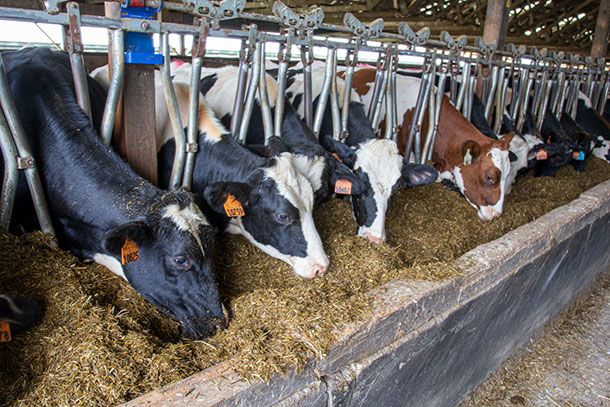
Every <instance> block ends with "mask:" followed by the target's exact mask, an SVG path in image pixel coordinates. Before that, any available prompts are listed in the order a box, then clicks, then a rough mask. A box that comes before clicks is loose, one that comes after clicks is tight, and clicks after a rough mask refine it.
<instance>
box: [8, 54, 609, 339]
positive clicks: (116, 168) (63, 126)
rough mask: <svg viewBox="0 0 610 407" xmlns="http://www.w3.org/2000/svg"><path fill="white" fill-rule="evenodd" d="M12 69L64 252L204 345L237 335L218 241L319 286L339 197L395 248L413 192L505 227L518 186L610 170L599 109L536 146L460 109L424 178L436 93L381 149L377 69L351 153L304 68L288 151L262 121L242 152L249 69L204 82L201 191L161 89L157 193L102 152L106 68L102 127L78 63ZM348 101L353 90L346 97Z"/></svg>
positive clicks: (22, 208) (356, 120)
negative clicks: (563, 169) (420, 122)
mask: <svg viewBox="0 0 610 407" xmlns="http://www.w3.org/2000/svg"><path fill="white" fill-rule="evenodd" d="M2 58H3V60H4V63H5V69H6V72H7V76H8V80H9V85H10V89H11V92H12V95H13V97H14V99H15V102H16V106H17V109H18V113H19V116H20V118H21V120H22V122H23V125H24V128H25V131H26V134H27V137H28V141H29V143H30V146H31V149H32V151H33V154H34V157H35V160H36V163H37V167H38V168H39V170H40V173H41V177H42V180H43V183H44V188H45V193H46V197H47V199H48V202H49V209H50V212H51V217H52V219H53V223H54V226H55V229H56V232H57V235H58V239H59V242H60V244H61V245H62V246H63V247H65V248H67V249H69V250H70V251H72V253H74V254H75V255H77V256H78V257H80V258H82V259H91V260H94V261H95V262H97V263H100V264H102V265H104V266H106V267H108V268H109V269H110V270H111V271H113V272H114V273H115V274H118V275H119V276H122V277H123V278H125V279H126V280H127V281H128V282H129V284H131V285H132V286H133V288H134V289H135V290H136V291H138V292H139V293H140V294H141V295H142V296H144V297H145V298H146V299H147V300H148V301H149V302H151V303H152V304H154V305H155V306H156V307H158V308H159V309H160V310H161V311H162V312H164V313H166V314H167V315H169V316H171V317H172V318H174V319H176V320H178V321H179V322H180V323H181V326H182V328H183V332H184V334H185V335H186V336H189V337H194V338H197V337H203V336H207V335H210V334H213V333H214V332H216V331H217V330H218V329H222V328H224V327H226V326H227V324H228V322H229V318H228V314H227V311H226V309H225V307H224V306H223V305H222V303H221V300H220V296H219V293H218V289H217V286H216V283H215V280H214V273H213V271H212V264H211V254H212V250H213V245H214V239H215V232H216V231H217V230H220V231H226V232H229V233H233V234H241V235H243V236H244V237H246V238H247V239H248V240H249V241H250V242H251V243H252V244H253V245H255V246H256V247H258V248H260V249H261V250H263V251H264V252H265V253H267V254H269V255H270V256H273V257H276V258H278V259H281V260H283V261H285V262H286V263H288V264H290V265H291V266H292V268H293V269H294V271H295V273H296V274H298V275H299V276H301V277H304V278H314V277H319V276H322V275H323V274H324V273H325V272H326V271H327V270H328V267H329V260H328V257H327V256H326V253H325V252H324V247H323V245H322V241H321V239H320V236H319V234H318V231H317V230H316V225H315V223H314V220H313V217H312V211H313V209H314V207H315V206H316V205H317V204H319V203H320V202H323V201H325V200H328V199H329V198H330V197H331V196H333V195H335V196H336V194H335V188H336V186H337V185H338V184H341V185H343V186H345V185H347V186H348V189H347V191H346V190H342V191H341V192H344V193H345V192H347V193H345V194H343V195H339V197H342V198H345V199H349V201H350V203H351V207H352V211H353V215H354V218H355V220H356V222H357V225H358V230H357V233H358V235H359V236H361V237H363V238H366V239H368V240H369V241H370V242H371V243H383V242H384V241H385V216H386V211H387V208H388V202H389V200H390V198H391V196H392V194H393V193H394V192H396V191H397V190H398V189H400V188H404V187H415V186H422V185H427V184H430V183H433V182H437V181H441V180H442V181H443V182H444V183H446V184H448V185H451V186H452V187H453V188H455V189H457V190H459V192H460V193H461V194H462V195H463V196H464V197H465V198H466V199H467V201H468V202H469V203H470V204H471V205H472V206H473V207H474V208H475V209H476V210H477V213H478V215H479V217H480V218H481V219H482V220H487V221H489V220H492V219H494V218H496V217H497V216H500V214H501V213H502V207H503V203H504V198H505V196H506V194H507V193H509V191H510V188H511V185H512V183H513V182H514V180H515V179H516V178H517V177H518V176H519V175H520V174H522V173H523V172H525V171H526V170H528V169H533V170H534V171H535V174H536V175H552V174H553V173H554V172H555V171H556V169H557V168H558V167H560V166H562V165H566V164H568V163H571V164H572V165H574V167H575V168H576V169H579V170H582V169H583V167H584V162H585V161H584V160H585V159H586V158H587V157H588V156H590V155H591V154H594V155H596V156H598V157H601V158H603V159H606V160H610V153H609V152H608V146H609V143H610V126H609V125H608V122H607V120H608V117H607V116H606V117H605V118H603V117H600V116H599V115H597V113H596V112H595V111H594V110H593V109H591V107H590V104H589V103H588V101H587V99H586V97H584V96H581V98H580V100H579V101H578V114H577V116H576V121H575V122H574V121H572V120H571V119H570V117H569V116H567V115H564V116H563V117H561V120H557V119H556V118H555V117H554V116H553V115H552V114H550V113H549V114H547V115H546V116H545V120H544V124H543V127H542V130H541V131H540V132H539V133H537V132H535V131H534V126H533V118H532V117H531V115H530V117H529V118H528V120H527V123H526V125H525V128H524V129H523V133H521V132H519V131H517V129H516V128H515V126H514V125H513V124H512V123H511V121H510V120H509V119H508V118H507V117H506V116H505V117H504V123H503V126H502V131H501V135H498V134H495V133H494V132H493V131H492V130H491V129H490V127H489V125H488V124H487V122H486V120H485V119H484V113H483V106H482V104H480V102H478V103H475V104H474V107H473V112H472V122H470V121H468V120H467V119H466V118H465V117H464V116H463V115H462V114H461V113H460V112H459V111H458V110H457V109H455V107H453V105H452V104H451V102H450V101H449V99H448V98H447V97H445V98H444V100H443V104H442V110H441V114H440V121H439V125H438V133H437V136H436V141H435V145H434V149H433V152H432V161H433V163H434V167H432V166H429V165H423V164H412V163H410V162H409V160H406V159H404V158H403V156H404V149H405V145H406V139H407V136H408V133H409V127H410V124H411V120H412V117H413V110H414V107H415V104H416V102H417V94H418V89H419V85H420V79H418V78H417V77H414V76H413V75H411V74H408V73H400V75H399V76H398V82H397V87H398V89H399V92H398V94H399V95H400V97H399V98H398V101H397V103H398V112H399V117H402V122H401V121H400V120H399V129H398V136H397V142H394V141H392V140H388V139H384V138H379V137H378V135H379V134H384V131H383V127H384V125H385V123H384V122H383V121H381V123H380V124H379V128H377V129H373V128H371V122H370V120H369V119H368V118H367V115H366V113H365V109H366V108H367V107H368V106H367V104H368V103H370V100H371V94H372V88H373V82H374V78H375V70H374V69H370V68H366V67H363V68H361V69H359V70H357V71H356V72H355V75H354V79H353V89H354V90H355V92H352V99H351V101H350V105H349V110H348V112H349V116H348V135H347V137H346V138H345V140H343V141H338V140H335V139H334V138H333V137H332V134H333V132H332V129H333V128H332V118H331V111H330V106H327V110H326V112H325V114H324V118H323V121H322V127H321V130H320V137H319V138H317V137H316V136H314V134H313V133H312V131H311V130H310V129H309V128H308V127H307V126H306V125H305V124H304V122H303V121H302V116H303V114H304V112H303V105H302V103H301V101H302V100H303V95H302V93H303V87H302V83H303V75H302V71H300V70H299V69H298V67H297V68H294V69H292V70H291V71H290V73H289V79H288V83H287V88H286V89H287V91H286V94H285V97H286V100H287V102H286V105H285V110H284V117H283V122H282V128H281V133H282V136H281V138H272V139H271V140H270V142H269V143H268V144H267V145H264V132H263V116H262V114H261V110H260V108H259V106H258V105H255V107H254V109H253V113H252V118H251V120H250V123H249V128H248V132H247V139H246V143H245V145H242V144H240V143H238V142H237V141H236V140H235V139H234V138H233V137H231V135H230V134H229V132H228V131H227V130H226V128H227V127H228V126H229V124H230V122H231V113H232V111H233V98H234V95H235V93H236V92H235V91H236V86H237V80H236V78H237V75H238V73H237V68H236V67H232V66H227V67H224V68H217V69H207V68H204V69H203V70H202V73H201V80H200V89H199V90H200V92H201V94H202V95H203V96H204V97H201V98H200V99H199V109H198V129H197V130H198V140H197V143H198V149H197V153H196V159H195V165H194V171H193V181H192V188H191V191H187V190H185V189H174V190H169V191H168V190H167V187H168V185H169V184H170V173H171V168H172V164H173V159H174V151H175V145H174V139H173V130H172V127H171V125H170V123H169V122H170V120H169V114H168V111H167V104H166V102H165V99H164V92H163V91H162V90H161V78H160V75H157V76H156V85H157V89H156V99H157V100H156V101H155V105H156V117H157V123H156V128H157V134H156V137H157V138H156V140H157V149H158V163H159V165H158V169H159V187H156V186H154V185H152V184H150V183H149V182H147V181H146V180H144V179H142V178H141V177H140V176H139V175H137V174H136V173H135V172H134V171H133V170H132V169H131V168H130V167H129V166H128V165H127V163H126V162H125V161H123V159H122V158H120V157H119V156H118V155H117V154H116V153H115V152H114V151H113V150H112V149H111V148H110V147H106V146H105V145H104V143H103V142H102V140H101V139H100V137H99V136H98V131H99V129H100V124H101V118H102V115H103V110H104V105H105V98H106V95H105V89H107V87H108V82H109V78H108V70H107V68H106V67H103V68H100V69H98V70H96V71H95V72H94V73H93V74H92V75H93V78H95V80H94V79H93V78H92V77H89V78H88V85H89V92H90V99H91V105H92V120H90V119H89V118H88V116H87V115H86V114H85V113H84V112H83V111H82V110H81V108H80V107H79V106H78V104H77V101H76V97H75V95H74V85H73V79H72V73H71V68H70V61H69V58H68V55H67V54H64V53H59V52H55V51H51V50H48V49H42V48H25V49H22V50H19V51H9V52H4V53H3V54H2ZM323 69H324V66H323V64H322V63H314V65H313V75H312V77H313V78H314V80H313V99H314V105H315V103H316V101H317V99H316V98H317V96H318V95H319V94H320V92H321V88H322V83H321V82H322V81H321V79H322V78H323V77H324V74H323V71H322V70H323ZM172 71H173V72H172V77H173V85H174V89H175V93H176V97H177V101H178V105H179V109H180V112H181V116H182V117H187V115H188V107H189V106H188V105H189V91H190V73H191V69H190V66H189V64H183V63H178V62H176V63H173V64H172ZM266 81H267V88H268V92H269V94H270V100H271V101H275V100H276V96H277V89H278V86H277V82H276V81H275V79H274V78H273V76H272V75H270V74H267V77H266ZM343 85H344V81H343V80H342V79H341V77H340V75H339V77H338V78H337V86H338V88H339V92H340V93H341V92H342V87H343ZM272 108H273V105H272ZM606 111H607V112H609V111H610V108H608V109H606ZM382 117H383V112H382ZM424 123H427V120H424ZM423 132H424V134H425V132H426V129H423ZM541 152H542V153H541ZM17 199H18V201H17V203H16V205H15V208H16V210H15V214H14V219H13V224H14V225H15V224H23V225H27V224H31V219H32V218H33V217H34V211H33V208H32V206H31V203H28V201H29V196H28V194H27V187H25V183H24V184H23V186H22V187H21V188H20V189H19V194H18V197H17ZM13 314H14V313H13ZM2 317H3V316H2V315H0V319H1V318H2Z"/></svg>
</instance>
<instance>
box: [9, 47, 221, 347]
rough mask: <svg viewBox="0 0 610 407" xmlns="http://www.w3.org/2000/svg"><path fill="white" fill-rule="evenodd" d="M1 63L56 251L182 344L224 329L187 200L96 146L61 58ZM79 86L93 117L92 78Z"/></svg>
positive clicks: (206, 242)
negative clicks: (115, 282) (84, 88)
mask: <svg viewBox="0 0 610 407" xmlns="http://www.w3.org/2000/svg"><path fill="white" fill-rule="evenodd" d="M2 56H3V59H4V63H5V68H6V71H7V75H8V80H9V84H10V89H11V92H12V94H13V97H14V99H15V103H16V105H17V109H18V113H19V116H20V118H21V121H22V123H23V126H24V128H25V132H26V134H27V137H28V141H29V143H30V147H31V149H32V153H33V156H34V158H35V160H36V163H37V167H38V168H39V169H40V173H41V177H42V181H43V184H44V190H45V193H46V197H47V200H48V204H49V209H50V213H51V216H52V219H53V223H54V226H55V230H56V232H57V234H58V239H59V242H60V244H61V245H62V246H64V247H66V248H68V249H70V250H71V251H72V252H73V253H74V254H75V255H77V256H78V257H80V258H83V259H93V260H94V261H96V262H97V263H100V264H102V265H105V266H106V267H108V268H109V269H110V270H112V271H113V272H114V273H116V274H118V275H120V276H122V277H124V278H125V279H126V280H127V281H128V282H129V283H130V284H131V285H132V287H133V288H134V289H135V290H136V291H138V292H139V293H140V294H141V295H142V296H144V298H146V299H147V300H148V301H149V302H151V303H152V304H153V305H155V306H156V307H157V308H159V309H160V310H161V311H162V312H164V313H166V314H167V315H169V316H171V317H173V318H175V319H176V320H178V321H180V323H181V324H182V328H183V331H184V333H185V334H186V335H187V336H190V337H194V338H197V337H202V336H205V335H209V334H212V333H214V332H215V331H216V330H217V329H219V328H223V327H225V326H226V324H227V316H226V311H225V310H224V307H223V306H222V303H221V301H220V298H219V294H218V289H217V286H216V282H215V280H214V276H213V273H212V267H211V260H210V259H211V254H212V247H213V242H214V235H213V228H212V227H211V226H210V225H209V224H208V222H207V220H206V218H205V217H204V216H203V214H202V213H201V211H200V210H199V208H198V206H197V205H196V204H195V202H194V200H193V196H192V195H191V194H190V193H188V192H186V191H182V190H177V191H171V192H166V191H162V190H160V189H158V188H156V187H154V186H153V185H151V184H150V183H148V182H146V181H145V180H144V179H142V178H141V177H140V176H138V175H137V174H136V173H135V172H134V171H133V170H132V169H131V168H130V167H129V166H128V165H127V163H125V162H124V161H123V160H122V159H121V158H120V157H119V156H118V155H117V154H116V153H114V152H113V151H112V150H111V149H110V148H108V147H106V146H105V145H104V144H103V143H102V141H101V140H100V138H99V136H98V134H97V132H96V131H95V129H94V126H93V125H92V124H91V122H90V121H89V119H88V117H87V116H86V115H85V113H84V112H83V111H82V110H81V109H80V107H79V106H78V104H77V102H76V98H75V95H74V87H73V79H72V73H71V70H70V64H69V59H68V55H67V54H64V53H57V52H53V51H50V50H48V49H42V48H27V49H23V50H20V51H14V52H4V53H3V54H2ZM89 88H90V89H91V94H92V107H93V109H94V117H101V113H100V112H99V109H97V107H99V106H101V107H102V108H103V104H104V96H103V91H102V90H101V89H100V88H99V86H98V84H97V83H95V81H93V80H89ZM100 93H101V94H102V97H101V99H102V100H101V103H100V101H99V100H98V99H97V96H96V95H99V94H100Z"/></svg>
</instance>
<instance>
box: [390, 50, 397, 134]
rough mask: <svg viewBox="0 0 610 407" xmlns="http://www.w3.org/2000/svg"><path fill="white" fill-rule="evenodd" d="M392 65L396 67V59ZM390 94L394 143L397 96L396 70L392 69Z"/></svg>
mask: <svg viewBox="0 0 610 407" xmlns="http://www.w3.org/2000/svg"><path fill="white" fill-rule="evenodd" d="M394 63H395V64H396V65H398V58H396V60H395V61H394ZM390 92H392V100H393V103H392V107H393V111H394V112H393V114H392V118H393V119H394V120H393V123H392V141H394V142H396V141H397V140H396V139H397V137H398V94H397V92H396V69H392V71H391V73H390Z"/></svg>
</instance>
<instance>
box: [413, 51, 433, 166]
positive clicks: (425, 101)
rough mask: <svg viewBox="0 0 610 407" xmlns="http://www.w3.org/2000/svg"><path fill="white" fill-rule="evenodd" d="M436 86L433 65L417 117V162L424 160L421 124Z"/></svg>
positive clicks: (415, 149) (415, 147)
mask: <svg viewBox="0 0 610 407" xmlns="http://www.w3.org/2000/svg"><path fill="white" fill-rule="evenodd" d="M432 63H433V64H434V60H433V61H432ZM433 88H434V65H433V67H432V72H429V73H428V75H427V80H426V89H425V90H424V97H423V100H422V105H421V109H420V111H419V116H418V117H417V125H416V126H417V127H416V130H417V131H416V133H415V140H414V142H415V146H414V149H413V150H414V151H415V162H416V163H421V162H422V157H423V154H422V145H421V128H422V127H421V126H422V125H423V123H424V116H425V114H424V109H425V108H426V106H427V105H428V100H429V99H430V98H431V97H432V96H430V93H431V92H432V89H433Z"/></svg>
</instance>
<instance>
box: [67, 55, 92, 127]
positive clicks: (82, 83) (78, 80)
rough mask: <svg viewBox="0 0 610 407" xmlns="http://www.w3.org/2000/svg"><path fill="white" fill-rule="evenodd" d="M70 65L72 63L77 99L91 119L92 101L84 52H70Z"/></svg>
mask: <svg viewBox="0 0 610 407" xmlns="http://www.w3.org/2000/svg"><path fill="white" fill-rule="evenodd" d="M70 65H72V76H73V78H74V89H75V91H76V101H77V102H78V105H79V106H80V107H81V109H83V112H85V114H86V115H87V116H89V119H91V101H90V100H89V87H88V86H87V70H86V69H85V61H84V60H83V55H82V54H75V53H71V54H70Z"/></svg>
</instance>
